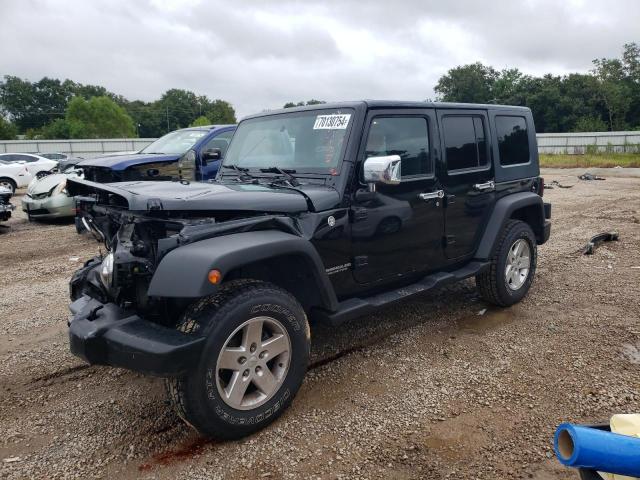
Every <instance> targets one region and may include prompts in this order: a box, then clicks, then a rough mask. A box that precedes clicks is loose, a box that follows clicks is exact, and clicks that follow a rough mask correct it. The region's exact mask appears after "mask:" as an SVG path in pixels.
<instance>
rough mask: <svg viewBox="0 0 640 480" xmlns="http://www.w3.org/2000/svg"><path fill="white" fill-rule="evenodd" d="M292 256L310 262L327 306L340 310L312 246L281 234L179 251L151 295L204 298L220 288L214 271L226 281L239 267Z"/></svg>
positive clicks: (241, 236) (165, 263)
mask: <svg viewBox="0 0 640 480" xmlns="http://www.w3.org/2000/svg"><path fill="white" fill-rule="evenodd" d="M291 254H294V255H295V254H297V255H300V256H301V257H303V258H304V259H305V260H307V263H308V264H309V266H310V268H311V270H312V273H313V277H314V280H315V283H316V287H317V288H318V289H319V292H320V296H321V298H322V302H323V306H324V307H325V308H327V309H329V310H336V309H337V305H338V301H337V298H336V295H335V292H334V290H333V286H332V285H331V282H330V281H329V278H328V277H327V274H326V272H325V267H324V265H323V263H322V260H321V259H320V256H319V255H318V252H317V251H316V249H315V248H314V247H313V245H312V244H311V242H309V241H308V240H305V239H304V238H302V237H298V236H296V235H292V234H290V233H285V232H280V231H277V230H262V231H253V232H243V233H234V234H231V235H223V236H220V237H214V238H209V239H206V240H202V241H199V242H195V243H191V244H189V245H185V246H183V247H178V248H175V249H173V250H171V251H170V252H169V253H168V254H167V255H165V256H164V258H163V259H162V260H161V261H160V263H159V264H158V267H157V268H156V271H155V273H154V275H153V278H152V279H151V283H150V284H149V291H148V294H149V296H157V297H176V298H199V297H204V296H207V295H211V294H213V293H215V292H216V291H217V290H218V288H219V285H213V284H211V283H210V282H209V280H208V274H209V271H211V270H212V269H216V270H219V271H220V273H222V277H223V278H224V276H225V275H226V274H227V273H229V272H230V271H232V270H234V269H236V268H238V267H242V266H244V265H248V264H251V263H254V262H258V261H260V260H266V259H269V258H274V257H278V256H282V255H291Z"/></svg>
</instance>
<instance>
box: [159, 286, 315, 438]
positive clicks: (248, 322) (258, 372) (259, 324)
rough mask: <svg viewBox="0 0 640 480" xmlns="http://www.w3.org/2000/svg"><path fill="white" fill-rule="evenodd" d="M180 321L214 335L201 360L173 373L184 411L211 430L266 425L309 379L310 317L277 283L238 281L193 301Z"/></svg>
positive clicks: (176, 399) (230, 432)
mask: <svg viewBox="0 0 640 480" xmlns="http://www.w3.org/2000/svg"><path fill="white" fill-rule="evenodd" d="M178 328H179V329H180V330H181V331H184V332H188V333H198V334H205V335H206V337H207V340H206V343H205V346H204V348H203V351H202V355H201V359H200V363H199V365H198V367H197V368H196V369H194V371H192V372H190V373H189V374H188V375H186V376H184V377H181V378H173V379H168V380H167V381H166V386H167V392H168V395H169V398H170V400H171V402H172V404H173V405H174V407H175V408H176V411H177V413H178V415H179V416H180V417H181V418H182V419H184V420H185V421H186V422H187V423H188V424H190V425H191V426H193V427H194V428H196V429H197V430H198V431H199V432H201V433H202V434H204V435H207V436H210V437H213V438H217V439H233V438H239V437H242V436H245V435H248V434H250V433H253V432H255V431H257V430H259V429H261V428H263V427H265V426H266V425H268V424H269V423H271V422H272V421H273V420H275V419H276V418H277V417H278V416H279V415H280V414H281V413H282V412H283V411H284V409H285V408H286V407H287V406H288V405H289V404H290V403H291V401H292V400H293V397H294V396H295V395H296V393H297V392H298V389H299V388H300V385H301V384H302V380H303V378H304V375H305V372H306V369H307V363H308V360H309V325H308V323H307V318H306V315H305V313H304V310H303V309H302V307H301V306H300V304H299V303H298V302H297V301H296V299H295V298H294V297H293V296H292V295H291V294H289V293H288V292H286V291H284V290H282V289H280V288H278V287H276V286H275V285H271V284H268V283H264V282H259V281H251V280H240V281H232V282H230V283H229V284H227V285H226V286H224V287H223V288H222V290H221V291H220V292H218V293H217V294H215V295H212V296H210V297H206V298H204V299H201V300H200V301H198V302H196V303H195V304H193V305H192V306H191V307H190V308H188V309H187V311H186V312H185V313H184V315H183V317H182V321H181V322H180V324H179V326H178Z"/></svg>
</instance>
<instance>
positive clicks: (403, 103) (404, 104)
mask: <svg viewBox="0 0 640 480" xmlns="http://www.w3.org/2000/svg"><path fill="white" fill-rule="evenodd" d="M362 106H364V107H366V108H381V109H382V108H408V109H410V108H452V109H483V110H521V111H523V112H526V111H529V110H530V109H529V108H528V107H520V106H515V105H494V104H482V103H453V102H413V101H407V100H358V101H349V102H331V103H319V104H316V105H305V106H301V107H291V108H281V109H276V110H268V111H265V112H262V113H257V114H254V115H248V116H246V117H244V118H243V120H246V119H248V118H255V117H263V116H267V115H274V114H280V113H285V112H287V113H288V112H301V111H306V110H324V109H332V108H358V107H362Z"/></svg>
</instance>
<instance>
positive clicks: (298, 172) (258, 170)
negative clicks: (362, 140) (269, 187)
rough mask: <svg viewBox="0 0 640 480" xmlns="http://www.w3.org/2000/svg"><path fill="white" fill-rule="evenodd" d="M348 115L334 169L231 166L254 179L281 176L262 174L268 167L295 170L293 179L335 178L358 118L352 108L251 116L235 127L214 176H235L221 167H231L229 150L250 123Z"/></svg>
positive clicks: (340, 167) (340, 170) (293, 111)
mask: <svg viewBox="0 0 640 480" xmlns="http://www.w3.org/2000/svg"><path fill="white" fill-rule="evenodd" d="M338 113H340V114H350V115H351V118H350V121H349V125H348V126H347V128H346V129H345V130H346V131H345V134H344V137H343V139H342V145H341V146H340V153H339V154H338V157H337V162H336V165H335V167H329V168H318V167H310V168H309V167H307V168H300V167H296V166H295V165H282V164H278V165H267V166H260V167H257V166H251V167H245V166H243V165H237V164H235V163H234V164H233V165H237V166H239V167H240V168H242V169H245V168H246V169H247V170H246V171H247V172H249V173H251V175H252V176H253V177H256V178H261V177H262V178H273V177H279V176H282V174H280V173H271V172H264V171H262V170H264V169H265V168H268V167H277V168H280V169H283V170H285V171H292V170H291V169H294V170H295V173H293V176H294V177H299V176H310V177H337V176H339V175H340V174H341V172H342V166H343V163H344V162H345V157H346V154H347V149H348V146H349V144H350V139H351V133H352V132H353V128H354V125H355V124H356V121H357V116H358V111H357V109H356V108H354V107H353V106H335V107H334V106H327V107H326V108H318V107H315V108H309V109H295V110H293V109H292V111H290V112H289V111H278V112H274V113H269V114H266V115H256V116H251V117H249V118H247V119H244V120H242V121H241V122H240V123H239V124H238V126H237V127H236V130H235V132H234V135H233V137H232V139H231V143H230V144H229V148H228V149H227V153H226V155H225V157H224V159H223V161H222V163H221V165H220V169H219V170H218V174H217V176H216V178H222V177H223V176H234V175H237V172H236V171H234V170H233V169H232V168H226V169H224V168H222V167H223V166H229V165H232V164H231V163H228V159H229V152H230V151H231V149H232V148H233V144H234V142H238V138H240V137H239V136H238V132H239V131H240V129H241V128H243V126H244V125H247V124H250V123H257V122H260V121H264V120H270V119H274V118H275V117H280V116H287V117H295V116H302V115H308V114H311V115H315V116H318V115H331V114H338Z"/></svg>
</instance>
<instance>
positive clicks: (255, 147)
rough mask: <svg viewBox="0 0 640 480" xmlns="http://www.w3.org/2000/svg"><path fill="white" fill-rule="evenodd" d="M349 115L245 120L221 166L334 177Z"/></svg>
mask: <svg viewBox="0 0 640 480" xmlns="http://www.w3.org/2000/svg"><path fill="white" fill-rule="evenodd" d="M352 113H353V110H352V109H348V108H347V109H344V108H343V109H327V110H310V111H304V112H295V113H284V114H279V115H273V116H266V117H258V118H253V119H250V120H246V121H244V122H242V123H241V124H240V126H239V127H238V129H237V130H236V133H235V134H234V136H233V140H232V141H231V145H230V146H229V150H227V154H226V156H225V160H224V164H225V165H235V166H236V167H239V168H242V169H244V168H247V169H250V170H259V169H268V168H272V167H277V168H279V169H284V170H290V171H294V170H295V172H299V173H300V172H301V173H305V172H308V173H324V174H332V175H335V174H337V169H338V166H339V162H340V159H341V158H342V155H343V147H344V145H343V144H344V140H345V138H346V136H347V134H348V132H349V128H350V127H351V123H352V121H351V117H352Z"/></svg>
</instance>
